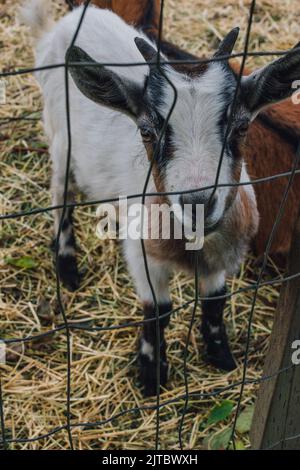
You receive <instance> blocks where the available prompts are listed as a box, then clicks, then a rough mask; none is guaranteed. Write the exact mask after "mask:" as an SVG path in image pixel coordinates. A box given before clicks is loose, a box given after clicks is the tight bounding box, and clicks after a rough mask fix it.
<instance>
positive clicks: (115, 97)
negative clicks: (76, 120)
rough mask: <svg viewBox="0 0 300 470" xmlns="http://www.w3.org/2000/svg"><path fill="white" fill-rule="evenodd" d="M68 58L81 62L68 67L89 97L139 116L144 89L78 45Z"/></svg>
mask: <svg viewBox="0 0 300 470" xmlns="http://www.w3.org/2000/svg"><path fill="white" fill-rule="evenodd" d="M66 62H68V63H70V62H72V63H73V62H76V63H77V64H78V65H71V64H70V65H68V68H69V70H70V73H71V75H72V78H73V80H74V82H75V84H76V85H77V87H78V88H79V90H80V91H81V92H82V93H83V94H84V95H85V96H86V97H87V98H89V99H91V100H92V101H95V102H96V103H99V104H102V105H104V106H107V107H109V108H111V109H114V110H116V111H121V112H123V113H125V114H127V115H128V116H130V117H131V118H136V117H137V114H138V109H139V106H140V105H141V100H142V90H140V89H139V87H138V85H136V84H135V83H133V82H130V81H129V80H127V79H126V78H123V77H121V76H119V75H118V74H117V73H115V72H113V71H111V70H109V69H107V68H106V67H104V66H103V65H100V64H97V63H96V62H95V61H94V60H93V59H92V58H91V57H90V56H89V55H88V54H86V52H84V51H83V50H82V49H81V48H80V47H77V46H73V47H71V48H70V49H68V51H67V53H66ZM81 64H82V65H81ZM89 64H90V65H89Z"/></svg>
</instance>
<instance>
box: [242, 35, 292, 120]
mask: <svg viewBox="0 0 300 470" xmlns="http://www.w3.org/2000/svg"><path fill="white" fill-rule="evenodd" d="M298 46H299V45H298V44H297V46H296V47H295V48H294V49H293V50H291V51H290V52H288V53H287V54H286V55H285V56H283V57H281V58H280V59H277V60H275V61H274V62H271V63H270V64H269V65H267V66H265V67H263V68H262V69H259V70H257V71H255V72H253V73H251V74H250V75H249V76H247V77H243V79H242V94H243V100H244V101H245V103H246V105H247V107H248V109H249V111H250V112H251V113H252V114H253V115H254V116H256V114H257V113H258V112H259V111H260V110H261V109H262V108H264V107H265V106H268V105H270V104H273V103H277V102H278V101H282V100H284V99H285V98H288V97H289V96H291V95H292V94H293V92H294V91H295V88H293V82H294V81H295V80H299V79H300V51H299V49H298Z"/></svg>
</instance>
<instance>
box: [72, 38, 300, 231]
mask: <svg viewBox="0 0 300 470" xmlns="http://www.w3.org/2000/svg"><path fill="white" fill-rule="evenodd" d="M237 35H238V29H234V30H233V31H231V32H230V33H229V34H228V35H227V36H226V38H225V39H224V40H223V41H222V43H221V45H220V47H219V50H218V51H217V53H216V54H215V56H214V59H215V60H213V61H212V62H210V63H208V64H207V65H203V64H202V65H200V66H197V67H189V69H186V70H184V71H183V70H179V68H178V69H177V70H176V69H175V68H173V67H171V66H170V65H163V64H162V65H161V66H160V67H157V65H156V60H157V51H156V50H155V49H154V48H153V46H151V45H150V44H149V43H148V42H146V41H145V40H143V39H140V38H137V39H136V45H137V47H138V49H139V50H140V52H141V54H142V55H143V57H144V58H145V60H146V61H147V62H148V64H149V68H150V73H149V74H148V75H147V76H146V81H145V83H144V85H143V86H140V85H138V84H136V83H133V82H132V83H131V82H129V81H128V79H126V78H124V77H122V76H121V74H120V75H118V74H117V73H116V72H114V71H111V70H109V69H107V68H105V67H103V66H101V65H98V66H95V65H93V66H92V67H89V66H83V67H72V66H71V67H70V70H71V73H72V76H73V78H74V80H75V83H76V84H77V86H78V88H79V89H80V90H81V91H82V92H83V93H84V94H85V95H86V96H88V97H89V98H90V99H92V100H94V101H96V102H98V103H100V104H102V105H105V106H108V107H110V108H112V109H115V110H118V111H122V112H123V113H125V114H127V115H128V116H130V117H131V118H132V119H134V121H135V122H136V124H137V126H138V128H139V131H140V133H141V137H142V139H143V142H144V145H145V148H146V150H147V154H148V158H149V160H150V161H152V164H153V176H154V180H155V183H156V187H157V190H158V191H160V192H161V191H167V192H174V193H176V192H178V191H179V192H182V191H185V193H184V194H181V195H178V194H177V195H176V194H174V195H170V196H169V199H170V201H171V202H178V203H180V204H181V205H183V204H192V205H193V206H194V205H195V204H204V207H205V226H206V229H207V230H211V229H213V228H214V227H216V225H217V224H218V223H219V222H220V221H221V220H222V218H223V217H224V214H225V213H226V210H227V208H228V207H230V205H231V204H232V202H233V200H234V197H235V194H236V187H235V183H238V182H239V180H240V175H241V169H242V165H243V158H242V149H241V146H242V142H243V139H244V137H245V135H246V133H247V129H248V126H249V124H250V122H251V120H253V119H254V117H255V116H256V115H257V114H258V112H259V111H260V110H261V109H263V108H264V107H265V106H267V105H269V104H272V103H275V102H278V101H280V100H282V99H285V98H287V97H288V96H290V95H291V94H292V91H293V88H292V83H293V81H294V80H295V79H297V78H300V54H299V52H298V50H297V49H295V50H292V51H291V52H289V53H288V54H287V55H285V56H283V57H281V58H280V59H278V60H277V61H275V62H272V63H271V64H270V65H269V66H267V67H264V68H263V69H261V70H259V71H256V72H254V73H252V74H251V75H250V76H247V77H243V79H242V81H241V83H240V88H239V90H238V93H237V96H236V100H235V106H234V108H233V102H234V96H235V90H236V87H237V83H238V77H237V76H236V75H235V74H234V72H233V71H232V69H231V68H230V67H229V64H228V61H227V60H220V59H219V58H218V56H222V55H230V54H231V52H232V49H233V47H234V44H235V41H236V39H237ZM68 54H69V55H68V59H69V60H71V61H74V62H75V61H76V62H80V61H83V62H90V61H92V59H91V58H90V57H89V56H87V54H86V53H85V52H83V51H82V50H81V49H79V48H77V47H73V48H72V49H71V50H69V52H68ZM174 87H175V88H176V90H177V93H176V95H177V96H176V101H175V93H174ZM173 104H174V107H173ZM171 111H172V112H171ZM231 114H232V116H231ZM229 118H230V119H229ZM221 155H222V156H223V158H222V162H221V163H222V164H221V165H220V156H221ZM217 175H218V184H220V185H221V187H218V188H216V189H215V188H214V184H215V182H216V178H217ZM195 190H196V191H195ZM186 191H191V192H187V193H186Z"/></svg>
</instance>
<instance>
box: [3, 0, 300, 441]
mask: <svg viewBox="0 0 300 470" xmlns="http://www.w3.org/2000/svg"><path fill="white" fill-rule="evenodd" d="M90 1H91V0H88V1H87V2H86V3H85V6H84V8H83V10H82V15H81V18H80V21H79V23H78V25H77V28H76V32H75V34H74V37H73V40H72V43H71V46H72V45H74V44H75V43H76V39H77V36H78V34H79V31H80V28H81V25H82V23H83V21H84V18H85V13H86V10H87V8H88V7H89V4H90ZM164 3H165V1H164V0H161V10H160V21H159V33H158V38H157V47H158V51H160V48H161V41H162V33H163V17H164ZM255 7H256V1H255V0H252V1H251V4H250V9H249V19H248V28H247V32H246V37H245V44H244V50H243V52H241V53H236V54H231V55H224V56H221V57H217V58H214V59H213V60H214V61H216V60H218V61H224V60H227V59H228V58H237V57H238V58H241V59H242V61H241V67H240V71H239V75H238V79H237V86H236V90H235V95H234V100H233V105H232V108H231V112H230V116H229V120H228V125H227V130H226V133H225V141H224V144H223V148H222V152H221V155H220V159H219V165H218V171H217V174H216V180H215V184H214V185H213V186H209V187H205V188H203V187H202V188H197V189H195V190H193V191H195V192H198V191H204V190H207V189H213V190H214V191H215V190H216V189H217V188H218V187H226V186H231V187H232V186H237V187H238V186H241V185H247V184H251V185H256V184H264V183H265V182H268V181H274V180H276V179H277V178H282V177H288V183H287V186H286V189H285V192H284V194H283V197H282V200H281V204H280V207H279V210H278V214H277V217H276V220H275V223H274V225H273V228H272V231H271V233H270V235H269V239H268V243H267V246H266V249H265V253H264V257H263V262H262V266H261V268H260V271H259V275H258V278H257V281H256V282H255V283H254V284H252V285H249V286H246V287H244V288H240V289H238V290H235V291H232V292H230V293H227V294H224V295H222V296H217V297H209V298H206V297H203V296H200V294H199V289H198V284H199V282H198V264H197V262H196V263H195V273H194V284H195V286H194V299H193V300H190V301H188V302H185V303H184V304H182V305H181V306H180V307H178V308H175V309H173V310H172V311H170V312H167V313H166V314H164V315H162V316H160V317H159V309H158V303H157V299H156V295H155V290H154V288H153V285H152V282H151V276H150V273H149V269H148V262H147V253H146V249H145V246H144V240H141V244H142V252H143V258H144V265H145V271H146V275H147V279H148V283H149V286H150V288H151V292H152V295H153V303H154V306H155V313H156V316H155V318H153V319H147V320H143V321H138V322H126V323H123V324H121V325H112V326H107V327H106V326H103V327H101V326H87V325H82V324H74V323H72V322H70V321H68V317H67V312H66V311H65V307H64V302H63V301H62V293H61V285H60V279H59V274H58V246H59V245H58V244H59V240H60V236H61V232H62V224H63V220H64V217H65V214H66V211H67V209H68V208H70V207H82V206H93V205H98V204H101V203H108V202H116V201H117V200H118V199H117V198H110V199H105V200H97V201H95V200H93V201H83V202H74V203H70V202H68V199H67V194H68V188H69V181H70V161H71V153H72V152H71V149H72V132H71V125H72V123H71V120H70V101H69V71H68V70H69V66H70V61H69V60H68V58H67V59H66V62H65V63H63V64H57V65H51V64H50V65H49V66H46V67H40V68H27V69H19V70H11V71H5V72H2V73H0V78H5V77H9V76H14V75H19V74H28V73H32V72H35V71H37V70H47V69H51V68H56V67H63V68H64V70H65V94H66V120H67V130H68V152H67V164H66V178H65V185H64V199H63V204H62V205H56V206H50V207H42V208H30V209H29V210H25V211H20V212H18V213H9V214H4V215H1V216H0V219H1V220H9V219H17V218H19V217H24V216H27V217H29V216H33V215H38V214H43V213H45V212H52V211H53V210H55V209H61V210H62V212H61V219H60V226H59V230H58V236H57V240H56V249H55V258H56V295H57V300H58V305H59V310H60V312H61V314H62V317H63V323H62V324H61V325H59V326H57V328H54V329H51V330H48V331H46V332H44V333H41V334H38V335H30V336H27V337H23V338H6V339H4V340H3V341H4V343H6V344H7V345H11V344H17V343H26V342H30V341H32V340H36V339H41V338H46V337H49V336H51V335H54V334H55V333H57V332H64V333H65V335H66V341H67V362H66V366H67V367H66V383H67V387H66V404H65V407H66V422H65V424H64V425H62V426H59V427H56V428H54V429H52V430H51V431H50V432H48V433H46V434H43V435H39V436H37V437H33V438H17V439H13V438H10V437H8V436H7V434H6V426H5V413H4V408H5V406H6V404H5V400H4V396H3V388H2V375H0V424H1V434H2V438H1V441H0V443H1V444H2V446H3V447H4V448H9V444H10V443H12V442H19V443H26V442H33V441H42V440H43V439H44V438H47V437H49V436H51V435H54V434H56V433H58V432H60V431H62V430H66V431H67V433H68V440H69V446H70V449H74V439H73V436H72V430H73V429H74V428H89V429H97V430H99V434H101V426H103V425H105V424H107V423H108V422H110V421H114V420H117V419H118V418H119V417H121V416H123V415H125V414H134V413H137V412H141V411H142V410H156V433H155V443H154V447H155V449H159V447H160V410H161V409H162V408H163V407H166V406H168V405H170V404H172V403H182V412H181V420H180V423H179V427H178V443H179V447H180V449H184V442H183V437H182V429H183V424H184V420H185V419H186V414H187V412H188V410H189V400H190V399H191V398H193V399H197V400H201V399H208V398H210V397H215V396H218V395H221V394H222V393H224V392H225V391H228V390H230V389H233V388H235V387H237V386H238V387H240V389H239V390H240V391H239V397H238V401H237V403H236V408H235V415H234V419H233V425H232V430H231V439H230V444H232V446H233V448H235V446H236V444H235V441H236V425H237V418H238V416H239V413H240V408H241V403H242V397H243V393H244V390H245V387H246V386H247V385H249V384H253V383H256V384H257V383H262V382H264V381H267V380H270V379H272V378H274V377H275V376H277V375H279V374H281V373H283V372H286V371H287V370H289V369H290V368H293V367H295V366H294V365H291V366H289V367H286V368H283V369H281V370H278V371H277V372H276V373H274V374H271V375H265V376H262V377H261V378H259V379H249V378H247V369H248V360H249V352H250V340H251V328H252V324H253V318H254V313H255V308H256V303H257V298H258V293H259V290H260V289H261V287H263V286H266V285H281V284H283V283H285V282H288V281H291V280H293V279H295V278H297V277H299V276H300V273H296V274H294V275H290V276H285V277H283V276H278V277H276V278H274V279H271V280H263V275H264V273H265V269H266V266H267V261H268V256H269V253H270V249H271V245H272V242H273V240H274V236H275V233H276V229H277V227H278V224H279V223H280V220H281V218H282V215H283V213H284V210H285V204H286V201H287V198H288V195H289V192H290V189H291V186H292V183H293V181H294V178H295V175H296V174H298V173H299V172H300V170H299V169H298V167H299V159H300V142H299V146H298V149H297V152H296V155H295V160H294V164H293V167H292V169H291V170H290V171H288V172H284V173H280V174H276V175H272V176H270V177H264V178H259V179H256V180H252V181H251V182H249V183H247V182H239V183H235V184H230V185H227V184H220V183H219V177H220V171H221V166H222V161H223V156H224V152H225V148H226V142H227V138H228V135H229V130H230V125H231V122H232V118H233V116H234V111H235V106H236V102H237V97H238V91H239V88H240V85H241V79H242V75H243V72H244V67H245V63H246V60H247V58H248V57H251V56H268V55H270V56H276V55H277V56H280V55H284V54H285V53H286V52H287V51H270V52H263V51H262V52H249V51H248V48H249V43H250V36H251V27H252V23H253V15H254V12H255ZM210 60H212V59H199V60H196V59H195V60H192V59H191V60H185V61H182V60H170V61H165V60H162V58H161V56H160V54H157V64H156V66H157V69H158V71H159V73H160V74H162V75H164V76H165V79H166V80H167V81H168V82H169V84H170V86H171V87H172V90H173V95H174V99H173V103H172V106H171V108H170V110H169V113H168V116H167V118H166V120H165V124H164V127H163V129H162V131H161V135H160V138H159V142H158V145H157V149H156V152H158V149H159V143H160V140H161V139H162V137H163V135H164V132H165V129H166V127H167V125H168V122H169V119H170V116H171V114H172V112H173V109H174V107H175V105H176V100H177V90H176V87H175V86H174V84H173V83H172V82H171V81H170V79H169V78H168V77H167V75H166V74H165V72H164V69H163V68H162V65H163V64H165V63H169V64H174V63H184V64H186V63H190V64H199V63H201V62H202V63H208V62H210ZM103 65H105V64H103ZM107 65H118V66H128V67H135V66H140V65H145V66H147V64H145V63H144V62H139V63H128V64H107ZM38 119H39V118H36V117H30V116H21V117H11V118H5V119H2V122H1V123H0V126H1V125H7V124H9V123H11V122H14V121H18V120H25V121H26V120H28V121H30V120H38ZM154 161H155V155H154V158H153V160H152V161H151V163H150V166H149V170H148V174H147V178H146V181H145V184H144V188H143V192H142V193H141V194H130V195H127V197H128V198H129V199H131V198H137V197H139V198H141V200H142V203H144V202H145V198H146V197H147V196H151V195H157V194H160V195H170V194H186V193H190V192H191V191H190V190H182V191H178V192H176V193H170V192H164V193H151V192H147V187H148V183H149V179H150V176H151V172H152V167H153V162H154ZM196 259H197V258H196ZM246 291H253V299H252V304H251V310H250V314H249V319H248V328H247V336H246V344H245V351H244V360H243V369H242V378H241V380H240V381H238V382H235V383H233V384H230V385H228V386H227V387H219V388H217V389H216V390H214V391H212V392H207V393H193V392H189V377H188V347H189V344H190V341H191V332H192V328H193V324H194V320H195V315H196V311H197V309H198V308H199V303H200V301H201V300H208V299H223V298H231V297H233V296H235V295H237V294H241V293H242V292H246ZM190 305H192V308H193V312H192V316H191V320H190V324H189V329H188V334H187V338H186V344H185V350H184V361H183V369H184V387H185V393H184V394H183V395H180V396H178V397H176V398H175V399H170V400H165V401H161V398H160V393H159V391H160V390H159V388H160V387H159V377H160V361H159V360H158V361H157V395H156V402H155V404H151V405H145V406H140V407H135V408H132V409H129V410H125V411H121V412H119V413H114V414H112V416H111V417H110V418H109V419H105V420H101V421H92V422H74V420H73V419H72V407H71V397H72V361H71V332H72V330H78V331H92V332H103V331H113V330H120V329H123V328H124V329H125V328H138V327H140V326H141V325H143V324H144V323H146V322H155V325H156V342H157V351H158V354H159V351H160V347H159V344H160V328H159V318H160V319H162V318H166V317H169V316H171V315H174V314H175V313H177V312H178V311H179V310H181V309H183V308H186V307H187V306H190ZM1 374H2V372H1ZM199 380H201V377H199ZM297 438H299V435H295V436H285V440H286V441H291V440H294V439H297ZM278 444H279V443H278V442H276V443H273V444H272V445H271V446H270V448H274V447H276V446H277V445H278ZM228 446H229V445H228Z"/></svg>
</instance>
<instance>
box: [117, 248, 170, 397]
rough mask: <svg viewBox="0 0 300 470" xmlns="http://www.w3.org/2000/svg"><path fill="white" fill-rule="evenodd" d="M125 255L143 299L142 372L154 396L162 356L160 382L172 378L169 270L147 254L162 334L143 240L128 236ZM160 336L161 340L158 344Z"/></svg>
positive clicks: (147, 389)
mask: <svg viewBox="0 0 300 470" xmlns="http://www.w3.org/2000/svg"><path fill="white" fill-rule="evenodd" d="M124 247H125V255H126V258H127V262H128V267H129V270H130V272H131V275H132V277H133V279H134V281H135V287H136V290H137V293H138V295H139V297H140V299H141V301H142V302H143V307H144V320H145V322H144V324H143V327H142V333H141V337H140V341H139V353H138V362H139V376H140V381H141V384H142V386H143V389H144V396H152V395H155V394H156V391H157V367H158V357H159V368H160V385H161V386H165V385H166V383H167V379H168V362H167V354H166V341H165V337H164V329H165V327H166V326H167V325H168V323H169V320H170V316H169V315H165V314H167V313H168V312H170V311H171V310H172V304H171V301H170V296H169V270H168V268H167V267H166V266H165V265H162V264H161V263H158V262H157V261H156V260H154V259H153V258H151V257H150V256H147V261H148V269H149V275H150V279H151V283H152V286H153V289H154V292H155V297H156V301H157V308H158V314H159V317H160V319H159V338H158V335H157V325H156V309H155V305H154V301H153V295H152V291H151V288H150V286H149V283H148V280H147V276H146V271H145V265H144V260H143V255H142V249H141V242H140V240H126V242H125V244H124ZM158 340H159V344H158Z"/></svg>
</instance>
